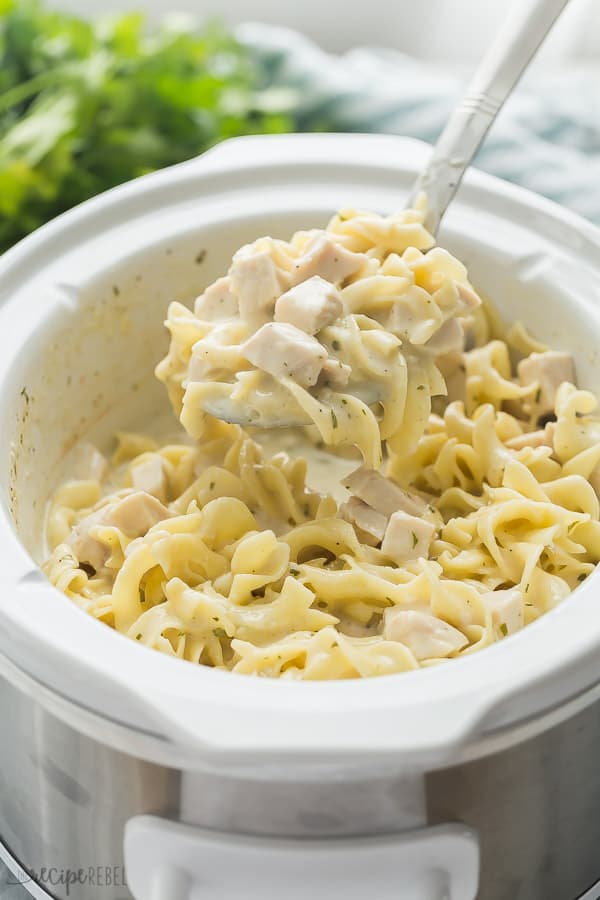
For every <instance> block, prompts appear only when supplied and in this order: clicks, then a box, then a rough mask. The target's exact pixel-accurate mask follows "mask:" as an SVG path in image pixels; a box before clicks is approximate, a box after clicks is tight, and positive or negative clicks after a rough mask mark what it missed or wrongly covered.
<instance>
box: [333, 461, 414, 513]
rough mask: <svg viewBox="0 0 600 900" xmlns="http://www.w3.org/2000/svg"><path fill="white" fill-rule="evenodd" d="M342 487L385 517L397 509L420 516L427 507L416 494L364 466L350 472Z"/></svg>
mask: <svg viewBox="0 0 600 900" xmlns="http://www.w3.org/2000/svg"><path fill="white" fill-rule="evenodd" d="M344 487H346V488H348V490H349V491H350V493H351V494H353V495H354V496H355V497H358V498H359V499H360V500H362V501H363V502H364V503H368V504H369V506H372V507H373V509H375V510H377V512H379V513H381V515H383V516H385V517H386V518H389V517H390V516H391V515H392V513H395V512H396V511H397V510H402V511H403V512H405V513H408V514H409V515H413V516H420V515H422V514H423V513H424V512H425V510H426V509H427V504H426V503H425V501H424V500H422V499H421V497H419V496H418V495H417V494H413V493H411V492H410V491H405V490H403V489H402V488H401V487H398V485H397V484H394V482H393V481H390V479H389V478H386V477H385V476H384V475H381V474H380V473H379V472H375V471H374V470H373V469H367V468H366V466H361V467H360V469H355V471H354V472H351V473H350V475H348V476H347V477H346V479H345V481H344Z"/></svg>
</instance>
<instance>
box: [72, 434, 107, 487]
mask: <svg viewBox="0 0 600 900" xmlns="http://www.w3.org/2000/svg"><path fill="white" fill-rule="evenodd" d="M71 471H72V472H73V477H74V478H76V479H77V480H81V481H102V480H103V479H104V478H105V477H106V475H107V474H108V463H107V461H106V458H105V457H104V456H103V455H102V454H101V453H100V451H99V450H97V449H96V448H95V447H94V445H93V444H85V443H84V444H79V445H78V446H77V448H76V450H75V452H74V454H73V464H72V466H71Z"/></svg>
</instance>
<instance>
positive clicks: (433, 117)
mask: <svg viewBox="0 0 600 900" xmlns="http://www.w3.org/2000/svg"><path fill="white" fill-rule="evenodd" d="M238 36H239V38H240V40H241V41H242V42H243V43H244V44H246V45H247V46H249V47H250V48H251V49H252V50H253V52H254V53H255V54H256V55H257V56H258V57H259V58H260V59H261V60H262V61H263V62H264V63H266V64H267V68H268V71H269V73H270V76H271V80H272V81H271V83H272V84H273V85H276V86H277V89H279V90H281V89H286V88H287V89H289V91H290V103H291V104H292V106H293V108H294V110H295V112H296V113H299V114H300V116H301V119H302V120H304V121H305V122H306V126H307V127H308V128H310V129H311V130H312V128H319V125H320V123H323V125H324V126H325V127H327V128H328V129H329V130H332V127H333V130H335V131H369V132H371V131H375V132H385V133H389V134H402V135H407V136H410V137H417V138H421V139H422V140H425V141H429V142H431V143H433V142H434V141H435V139H436V138H437V136H438V135H439V133H440V131H441V129H442V128H443V126H444V123H445V121H446V119H447V117H448V114H449V112H450V110H451V109H452V106H453V105H454V103H455V102H456V101H457V99H458V98H459V96H460V93H461V91H462V90H463V88H464V85H465V81H466V78H465V77H463V74H464V73H462V74H461V73H456V72H448V71H445V70H444V69H443V68H441V67H440V68H434V67H432V66H431V65H429V64H425V63H423V62H419V61H417V60H415V59H412V58H410V57H408V56H406V55H404V54H402V53H400V52H398V51H396V50H383V49H374V48H359V49H355V50H351V51H350V52H348V53H346V54H344V55H343V56H332V55H330V54H327V53H325V52H323V51H322V50H321V49H319V48H318V47H317V46H316V45H315V44H313V43H312V42H311V41H309V40H308V39H306V38H305V37H303V36H302V35H300V34H298V33H296V32H294V31H290V30H288V29H284V28H275V27H270V26H266V25H254V24H247V25H242V26H240V27H239V29H238ZM476 164H477V166H478V167H479V168H481V169H484V170H485V171H487V172H491V173H493V174H495V175H498V176H500V177H501V178H506V179H507V180H509V181H513V182H516V183H518V184H522V185H524V186H526V187H528V188H530V189H531V190H533V191H537V192H538V193H540V194H544V195H545V196H547V197H550V198H551V199H552V200H555V201H556V202H558V203H561V204H563V205H564V206H567V207H569V208H570V209H572V210H574V211H576V212H578V213H579V214H580V215H582V216H585V217H586V218H588V219H591V220H592V221H594V222H597V223H598V224H600V61H599V63H598V65H597V66H588V67H587V69H584V68H583V67H582V68H576V67H570V68H566V69H563V70H559V71H552V72H546V71H544V72H540V71H539V70H537V71H536V72H533V73H532V74H531V75H530V76H526V77H525V78H524V80H523V82H522V84H521V85H519V86H518V87H517V89H516V90H515V93H514V94H513V96H512V97H511V98H510V99H509V100H508V101H507V104H506V106H505V108H504V109H503V110H502V112H501V113H500V115H499V117H498V120H497V121H496V122H495V123H494V126H493V129H492V130H491V132H490V134H489V135H488V137H487V140H486V142H485V144H484V146H483V148H482V150H481V151H480V153H479V156H478V158H477V161H476Z"/></svg>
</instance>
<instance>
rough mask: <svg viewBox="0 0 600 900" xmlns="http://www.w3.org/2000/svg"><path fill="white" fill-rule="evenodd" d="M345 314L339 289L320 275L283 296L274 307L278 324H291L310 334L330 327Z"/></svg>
mask: <svg viewBox="0 0 600 900" xmlns="http://www.w3.org/2000/svg"><path fill="white" fill-rule="evenodd" d="M343 310H344V305H343V303H342V298H341V297H340V295H339V292H338V290H337V288H336V287H335V286H334V285H333V284H331V282H329V281H325V279H324V278H321V277H320V276H319V275H313V277H312V278H307V280H306V281H302V282H301V283H300V284H297V285H296V287H293V288H291V289H290V290H289V291H286V293H285V294H282V295H281V297H280V298H279V299H278V300H277V302H276V304H275V321H276V322H289V324H290V325H295V326H296V328H300V329H301V330H302V331H306V333H307V334H316V333H317V332H318V331H320V330H321V329H322V328H325V326H326V325H331V323H332V322H335V320H336V319H338V318H339V317H340V316H341V315H342V312H343Z"/></svg>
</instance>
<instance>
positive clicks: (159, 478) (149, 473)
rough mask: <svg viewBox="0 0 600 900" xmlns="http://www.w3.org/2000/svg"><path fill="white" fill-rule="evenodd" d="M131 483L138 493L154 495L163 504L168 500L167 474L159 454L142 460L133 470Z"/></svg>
mask: <svg viewBox="0 0 600 900" xmlns="http://www.w3.org/2000/svg"><path fill="white" fill-rule="evenodd" d="M131 483H132V484H133V487H134V489H135V490H136V491H145V492H146V493H147V494H152V496H153V497H156V499H157V500H160V501H161V503H165V502H166V499H167V473H166V472H165V464H164V461H163V460H162V458H161V457H160V456H158V454H155V455H154V456H149V457H148V458H147V459H144V460H142V461H141V462H139V463H138V464H137V465H136V466H134V467H133V468H132V470H131Z"/></svg>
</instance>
